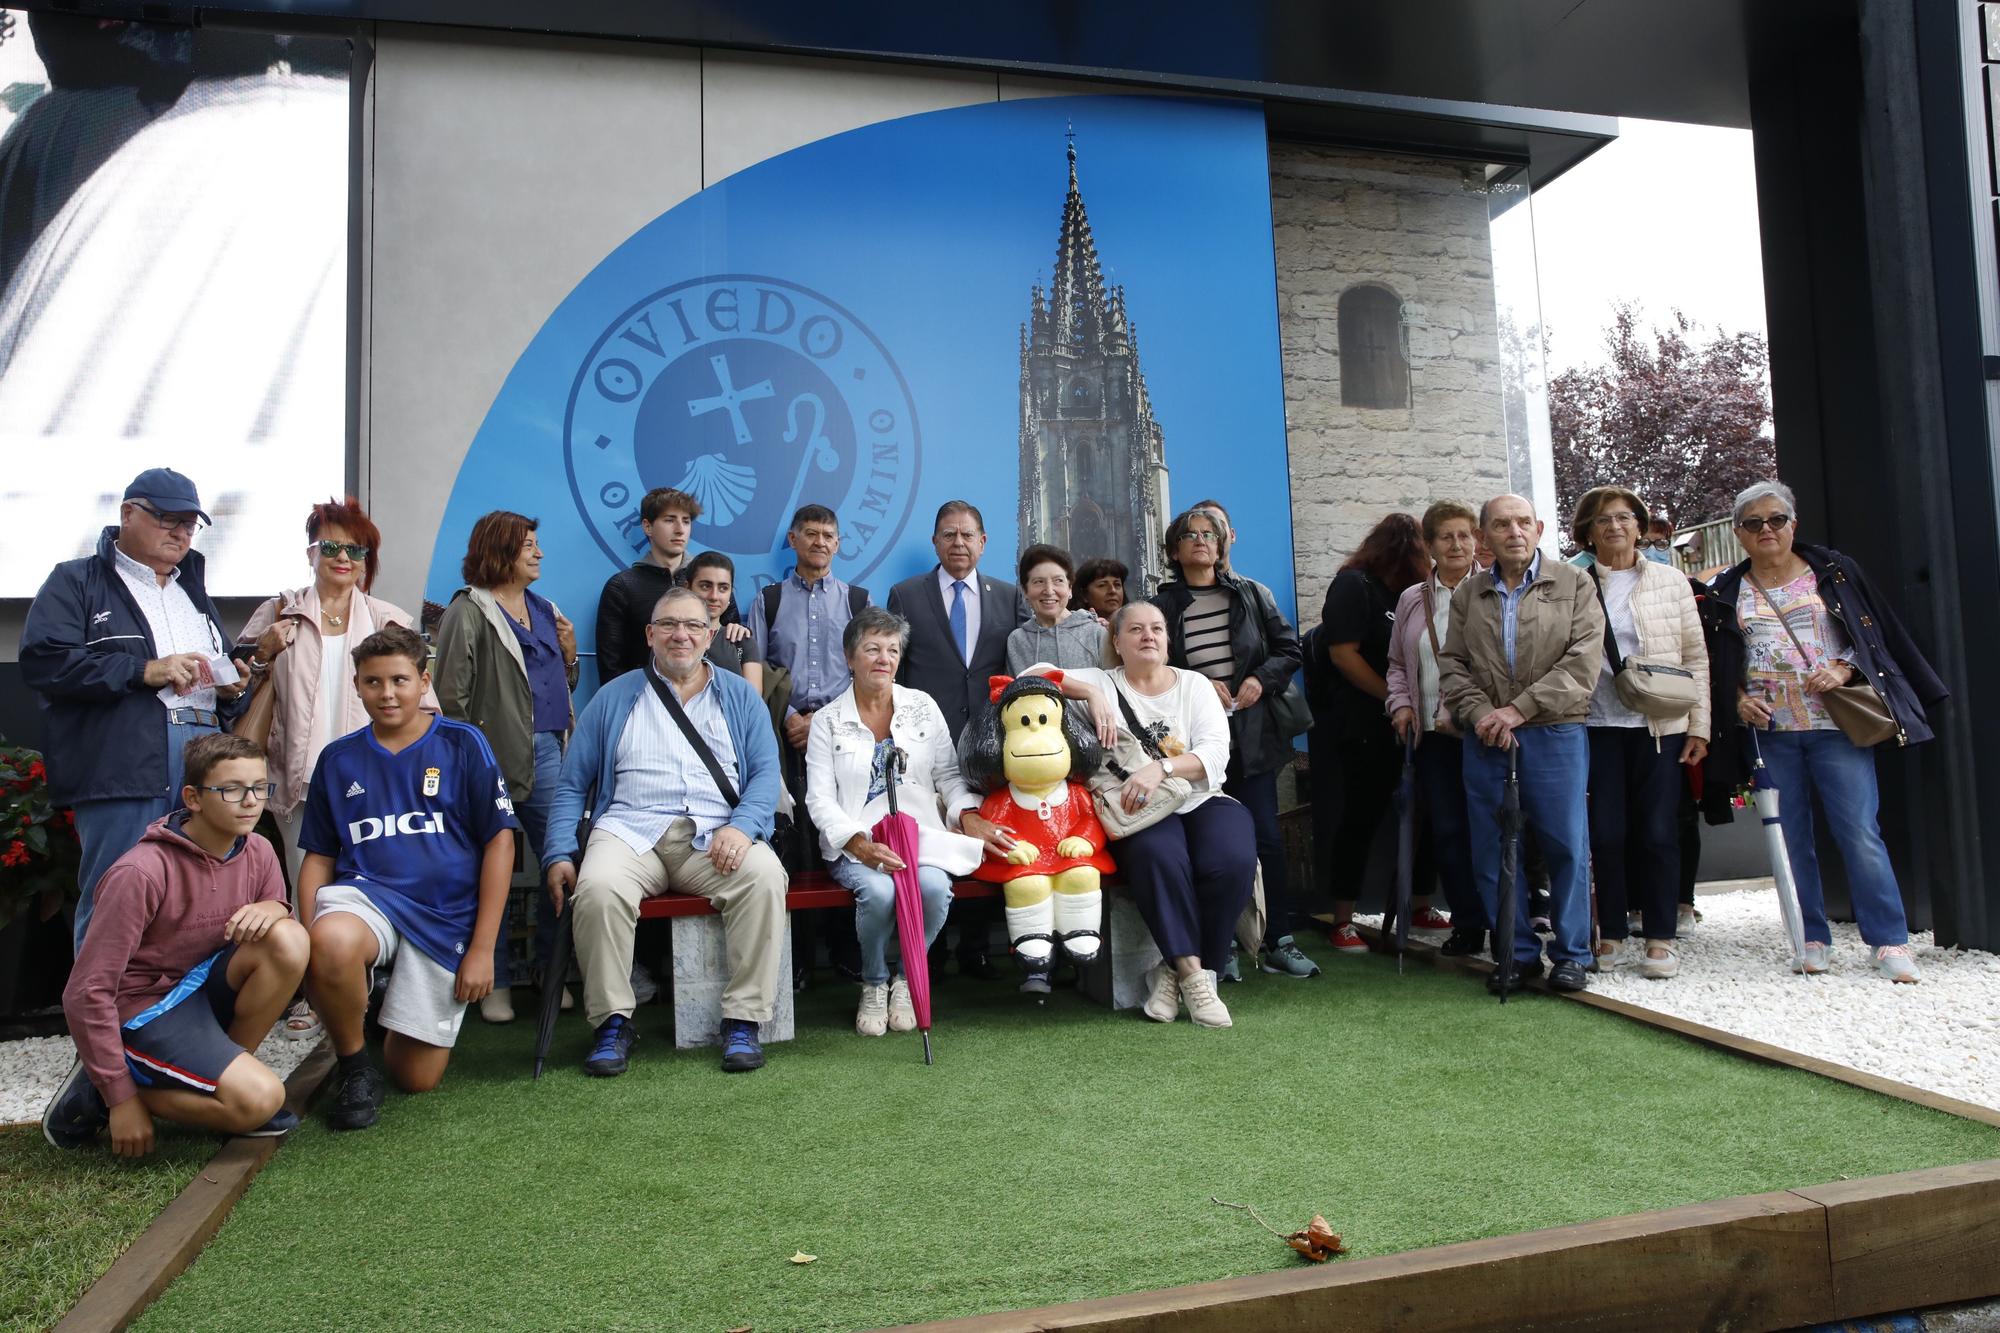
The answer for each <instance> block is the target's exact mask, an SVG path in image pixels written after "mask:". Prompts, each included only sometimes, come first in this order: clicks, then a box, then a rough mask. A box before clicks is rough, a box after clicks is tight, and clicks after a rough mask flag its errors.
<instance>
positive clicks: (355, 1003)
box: [299, 625, 519, 1129]
mask: <svg viewBox="0 0 2000 1333" xmlns="http://www.w3.org/2000/svg"><path fill="white" fill-rule="evenodd" d="M429 656H430V653H429V650H428V648H427V647H426V646H425V644H424V641H423V640H422V639H420V638H418V637H417V635H416V634H415V633H414V632H413V631H411V630H409V629H406V628H404V627H403V626H400V625H392V626H390V627H389V628H387V629H384V630H379V631H377V632H376V633H374V634H371V635H369V636H368V637H367V638H365V639H363V640H362V641H361V645H360V646H359V647H357V648H356V649H355V650H354V687H355V689H356V691H357V692H358V693H359V694H360V695H361V703H362V706H363V707H365V708H366V709H367V710H368V725H367V726H366V727H363V728H362V729H361V730H360V731H357V732H355V733H353V734H352V735H349V736H343V737H341V738H340V739H339V740H336V741H334V742H333V743H332V744H330V745H328V746H327V747H326V748H325V749H324V750H322V751H320V756H319V764H318V766H317V767H316V768H315V769H314V770H313V776H312V786H311V788H310V789H309V790H308V792H307V794H306V808H305V818H304V822H303V823H302V825H301V826H300V829H299V846H300V847H301V848H302V849H304V851H305V853H306V856H305V863H304V864H303V865H302V866H301V867H300V869H299V916H300V918H301V919H302V920H305V921H309V922H311V923H312V949H313V958H312V966H311V968H310V970H309V971H308V972H307V975H306V994H307V996H308V997H309V998H310V999H311V1000H312V1005H313V1008H314V1009H315V1010H317V1011H318V1012H319V1016H320V1019H321V1021H323V1022H324V1023H325V1024H326V1032H327V1036H328V1038H329V1039H331V1041H332V1042H333V1053H334V1056H335V1057H336V1059H337V1060H338V1061H339V1064H338V1066H337V1067H336V1069H335V1070H334V1079H333V1095H332V1096H331V1097H330V1098H329V1099H328V1103H327V1114H326V1122H327V1124H328V1126H329V1127H331V1128H333V1129H365V1128H366V1127H367V1126H369V1125H372V1124H374V1123H375V1118H376V1116H377V1115H378V1114H379V1113H380V1111H381V1109H382V1099H383V1094H384V1087H383V1081H382V1075H381V1074H380V1073H379V1072H378V1071H377V1070H376V1069H375V1067H374V1066H373V1065H372V1064H370V1063H369V1060H368V1049H367V1046H366V1044H365V1043H364V1041H363V1030H362V1023H363V1020H364V1018H365V1017H366V1015H367V1012H368V996H369V991H370V990H371V988H372V986H373V984H374V977H375V972H376V969H378V968H389V969H390V972H389V979H388V984H387V988H386V990H385V991H384V992H383V996H382V1008H381V1012H380V1014H379V1016H378V1019H379V1021H380V1023H381V1024H382V1027H383V1028H384V1029H385V1030H386V1031H387V1033H388V1036H387V1038H386V1039H385V1040H384V1042H383V1043H382V1059H383V1062H384V1063H385V1064H386V1065H388V1067H389V1076H390V1077H391V1078H393V1079H395V1080H396V1086H397V1087H399V1088H401V1089H402V1090H403V1091H404V1092H428V1091H430V1090H431V1089H432V1088H435V1087H436V1086H437V1085H438V1082H439V1080H441V1079H442V1078H443V1077H444V1069H445V1064H446V1062H448V1061H449V1060H450V1059H451V1048H452V1045H453V1044H454V1043H455V1042H456V1041H457V1040H458V1029H459V1024H460V1022H461V1021H462V1020H463V1019H464V1017H465V1006H466V1005H467V1003H469V1002H472V1001H476V1000H480V999H483V998H485V996H486V995H487V993H488V992H489V991H491V990H492V989H493V941H494V938H495V937H496V936H497V935H498V934H499V931H500V919H501V912H502V909H503V908H504V906H505V905H506V901H507V884H508V881H509V880H510V879H511V878H512V877H513V874H514V831H515V829H517V828H518V827H519V826H518V825H517V824H516V823H515V822H514V805H513V802H512V801H510V800H509V799H508V796H507V780H506V779H505V778H504V777H502V776H501V774H500V765H499V763H498V762H497V761H495V759H494V758H493V751H492V750H491V749H489V748H488V747H487V744H486V738H485V737H484V736H483V735H481V734H480V733H479V731H478V729H477V728H474V727H470V726H467V725H466V724H465V723H463V722H454V721H452V720H451V719H449V718H445V717H439V716H437V715H436V714H433V713H427V712H425V711H423V709H422V708H421V707H420V706H419V705H420V704H421V702H422V700H423V697H424V691H425V690H427V689H429V688H430V683H431V677H430V673H429V672H428V671H426V670H425V669H424V664H425V662H426V661H427V660H428V658H429Z"/></svg>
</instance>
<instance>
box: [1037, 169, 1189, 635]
mask: <svg viewBox="0 0 2000 1333" xmlns="http://www.w3.org/2000/svg"><path fill="white" fill-rule="evenodd" d="M1069 139H1070V142H1069V194H1068V196H1067V197H1066V198H1065V199H1064V200H1063V211H1062V229H1061V231H1060V233H1059V235H1058V237H1057V241H1056V266H1055V276H1054V279H1053V280H1052V281H1051V283H1050V284H1049V288H1048V290H1047V291H1044V290H1043V289H1042V288H1041V287H1040V286H1036V287H1034V288H1032V290H1031V295H1030V298H1029V317H1028V321H1027V323H1025V324H1023V325H1022V326H1021V512H1020V524H1021V529H1020V530H1021V545H1022V547H1023V549H1025V548H1026V547H1028V546H1029V545H1032V544H1033V543H1035V542H1051V543H1053V544H1055V545H1057V546H1061V547H1064V548H1066V549H1067V550H1068V551H1069V552H1070V554H1071V555H1073V556H1074V557H1075V558H1076V561H1077V563H1078V564H1082V563H1083V562H1084V561H1086V560H1089V559H1092V558H1093V557H1097V556H1112V557H1115V558H1116V559H1118V560H1122V561H1123V562H1124V563H1125V565H1126V567H1127V568H1128V569H1130V570H1131V578H1130V580H1129V581H1128V583H1127V593H1128V595H1130V596H1134V597H1137V596H1144V595H1147V594H1150V593H1151V592H1152V590H1153V589H1154V588H1155V587H1156V586H1158V583H1159V580H1160V572H1161V567H1162V554H1161V550H1160V540H1161V538H1162V537H1163V536H1164V535H1165V532H1166V526H1167V523H1168V521H1169V519H1170V518H1171V511H1170V510H1169V509H1168V508H1167V457H1166V446H1165V442H1164V440H1163V438H1162V435H1161V432H1160V424H1159V422H1157V421H1155V420H1154V419H1153V406H1152V402H1151V400H1150V399H1149V398H1148V397H1147V395H1146V377H1145V375H1144V374H1143V373H1142V372H1141V371H1140V369H1139V338H1138V331H1137V329H1135V328H1134V327H1133V325H1132V322H1131V319H1130V318H1129V316H1128V315H1127V314H1126V309H1125V289H1124V287H1122V286H1118V287H1113V288H1111V289H1110V290H1109V292H1107V291H1106V289H1105V286H1104V273H1103V270H1102V269H1101V268H1100V267H1099V266H1098V262H1097V242H1096V241H1095V240H1094V239H1093V238H1092V236H1091V234H1090V219H1089V218H1088V217H1087V216H1085V214H1084V210H1083V194H1082V192H1081V190H1080V189H1079V188H1078V186H1077V179H1076V136H1075V132H1074V131H1072V132H1071V133H1070V136H1069Z"/></svg>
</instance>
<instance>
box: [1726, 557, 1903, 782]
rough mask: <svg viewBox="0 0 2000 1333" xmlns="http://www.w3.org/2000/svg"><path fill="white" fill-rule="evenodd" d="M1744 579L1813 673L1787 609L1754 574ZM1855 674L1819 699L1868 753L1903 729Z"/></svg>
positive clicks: (1865, 681) (1856, 671) (1810, 659)
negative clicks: (1769, 608)
mask: <svg viewBox="0 0 2000 1333" xmlns="http://www.w3.org/2000/svg"><path fill="white" fill-rule="evenodd" d="M1744 577H1745V578H1747V579H1749V580H1750V586H1751V587H1753V588H1755V589H1756V590H1757V591H1758V593H1760V594H1761V595H1762V596H1763V598H1764V600H1765V601H1766V602H1768V603H1770V606H1771V611H1772V614H1774V615H1776V616H1777V617H1778V623H1779V624H1780V625H1783V626H1784V627H1785V635H1786V637H1787V638H1789V639H1791V641H1792V647H1794V648H1796V649H1798V650H1799V660H1800V661H1801V662H1803V663H1805V668H1806V670H1807V671H1812V670H1814V662H1813V656H1812V654H1811V653H1809V652H1807V651H1806V646H1805V644H1803V643H1801V642H1800V641H1799V636H1798V632H1797V631H1796V630H1794V629H1793V628H1792V625H1791V622H1790V621H1788V620H1786V619H1785V612H1784V608H1782V607H1780V606H1779V605H1778V599H1777V598H1775V597H1773V596H1771V590H1770V589H1769V588H1766V587H1765V586H1764V584H1763V582H1762V581H1761V580H1759V579H1758V577H1757V576H1756V575H1755V574H1752V573H1750V572H1748V571H1747V570H1746V571H1745V572H1744ZM1853 670H1854V679H1853V680H1851V681H1849V682H1848V683H1847V684H1845V685H1841V686H1838V687H1836V688H1834V689H1831V690H1828V691H1826V692H1825V693H1824V694H1822V695H1820V696H1819V697H1820V700H1821V702H1823V703H1824V704H1825V705H1826V712H1827V716H1828V717H1831V718H1832V719H1833V723H1834V725H1835V726H1837V727H1839V728H1840V730H1841V732H1842V733H1843V734H1844V735H1845V736H1846V737H1847V739H1848V740H1850V741H1852V742H1854V744H1856V745H1858V746H1860V747H1861V748H1862V749H1864V750H1865V749H1868V748H1869V747H1870V746H1875V745H1880V744H1881V743H1882V742H1883V741H1886V740H1888V739H1889V738H1890V737H1891V736H1894V735H1896V734H1897V733H1899V732H1901V731H1902V727H1901V726H1900V725H1898V723H1897V722H1896V715H1895V714H1894V713H1892V712H1890V711H1889V705H1888V703H1887V702H1885V701H1884V700H1883V698H1882V695H1881V694H1880V692H1879V691H1877V690H1876V688H1875V687H1874V686H1873V685H1871V684H1869V683H1868V677H1867V676H1865V675H1863V674H1862V673H1861V670H1860V668H1859V667H1855V668H1853Z"/></svg>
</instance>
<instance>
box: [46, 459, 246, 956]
mask: <svg viewBox="0 0 2000 1333" xmlns="http://www.w3.org/2000/svg"><path fill="white" fill-rule="evenodd" d="M206 522H208V515H207V514H204V513H203V512H202V510H201V497H200V496H199V495H198V494H197V493H196V491H195V487H194V483H193V482H192V481H189V480H188V479H187V478H186V477H184V476H182V475H181V474H180V473H178V472H174V471H172V470H170V469H168V468H163V467H162V468H152V469H150V470H148V471H145V472H141V473H140V474H139V475H138V476H137V477H134V478H133V479H132V484H131V485H129V486H127V487H126V488H125V499H124V501H123V502H122V503H121V504H120V505H119V506H118V525H117V526H116V527H109V528H106V529H104V531H103V533H102V535H100V536H99V538H98V541H97V553H96V554H95V555H88V556H83V557H81V558H79V559H76V560H65V561H63V563H61V564H59V565H57V566H56V567H55V569H54V570H53V571H52V572H51V573H50V574H49V577H48V579H47V580H46V581H45V582H44V583H43V584H42V588H41V591H40V592H38V593H36V594H35V600H34V602H33V604H32V605H30V606H29V607H28V620H27V623H26V625H24V626H23V627H22V630H21V675H22V678H23V679H25V680H26V681H27V683H28V687H29V688H30V689H32V690H34V691H35V692H36V693H38V694H40V695H41V696H42V709H43V711H44V714H45V715H46V725H47V734H48V744H47V747H46V749H47V755H48V766H49V798H50V799H51V800H52V801H54V802H55V803H56V804H57V805H66V806H72V807H74V808H75V810H76V832H77V838H78V839H79V841H81V842H82V844H83V859H82V864H81V865H80V866H78V868H77V887H78V890H79V893H80V896H79V899H78V901H77V905H76V927H75V933H74V937H73V938H74V945H75V947H77V948H81V947H82V946H83V937H84V931H85V929H86V928H87V927H88V926H89V925H90V913H91V907H92V904H93V902H94V896H95V893H96V890H97V881H98V879H99V877H101V876H102V875H103V874H104V872H105V871H106V870H107V869H109V868H110V866H111V863H112V862H113V861H116V860H117V859H118V858H119V857H120V856H122V855H124V854H125V852H126V851H127V850H128V849H129V848H131V847H132V846H133V845H134V844H136V843H137V842H138V841H139V839H140V837H141V836H142V835H144V833H145V832H146V829H147V828H148V827H149V826H150V825H152V823H153V822H154V821H155V820H157V819H159V818H160V816H162V815H164V814H166V813H167V812H168V811H170V810H172V809H173V808H174V807H175V806H177V805H178V804H180V791H181V754H182V752H183V750H184V749H185V748H186V746H187V743H188V742H189V741H191V740H194V739H196V738H197V737H200V736H205V735H208V734H209V733H211V732H214V731H217V730H219V729H220V728H221V727H222V725H223V724H224V723H225V722H226V721H227V720H228V719H229V717H230V716H232V715H233V714H234V713H235V712H236V710H237V709H238V708H239V707H240V704H239V702H238V700H239V699H240V697H241V695H242V693H243V685H242V682H241V681H237V682H235V683H232V684H223V683H220V682H218V681H217V680H216V679H214V676H213V674H212V666H211V663H213V662H214V661H216V660H217V659H221V658H224V657H226V656H227V654H228V652H229V644H230V636H229V635H228V634H226V633H225V632H224V631H223V628H222V615H221V613H220V612H219V611H217V610H216V607H215V603H214V601H213V600H211V599H210V597H209V595H208V590H207V588H206V587H204V586H203V583H202V558H201V556H200V554H199V553H198V552H196V551H195V550H194V534H195V530H196V529H197V528H199V527H200V526H201V525H202V524H204V523H206Z"/></svg>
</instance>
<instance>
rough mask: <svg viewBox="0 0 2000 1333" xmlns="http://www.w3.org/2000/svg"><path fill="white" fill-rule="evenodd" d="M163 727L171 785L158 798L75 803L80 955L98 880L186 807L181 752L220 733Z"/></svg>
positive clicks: (75, 938)
mask: <svg viewBox="0 0 2000 1333" xmlns="http://www.w3.org/2000/svg"><path fill="white" fill-rule="evenodd" d="M160 725H161V726H163V727H165V728H166V729H167V785H166V788H165V789H164V790H163V791H161V792H160V794H159V795H157V796H121V797H117V798H115V799H112V800H108V801H78V802H77V803H76V838H77V841H78V842H79V843H81V844H82V857H81V860H80V862H79V864H78V865H77V868H76V888H77V900H76V928H75V930H74V932H73V934H72V936H71V941H70V947H71V948H72V949H74V950H76V951H78V952H81V951H82V949H83V932H84V930H85V929H86V928H88V927H89V925H90V914H91V911H92V909H93V908H95V906H96V904H97V881H98V880H100V879H103V878H104V872H105V871H107V870H109V869H111V863H112V862H114V861H116V860H117V859H118V858H119V857H121V856H123V855H125V853H127V852H129V851H131V850H132V849H133V848H134V847H137V846H138V845H139V839H141V838H143V837H145V836H146V828H147V826H148V825H150V824H151V823H152V822H153V821H154V820H156V819H158V818H159V817H160V816H161V815H164V814H167V813H168V812H170V811H173V810H178V809H180V808H181V758H182V752H183V751H184V750H185V749H186V748H187V743H188V742H189V741H191V740H194V739H196V738H198V737H201V736H209V735H213V734H214V732H215V728H214V727H200V726H194V725H192V724H188V723H173V722H168V721H166V720H165V718H164V717H163V718H162V719H161V721H160Z"/></svg>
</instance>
